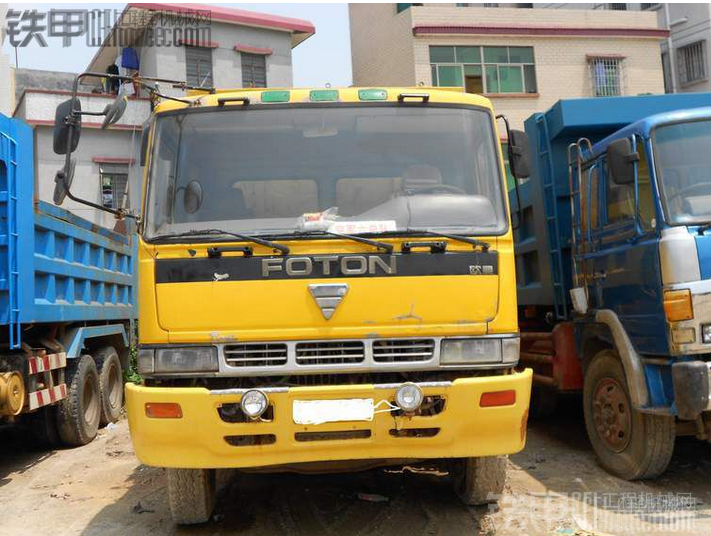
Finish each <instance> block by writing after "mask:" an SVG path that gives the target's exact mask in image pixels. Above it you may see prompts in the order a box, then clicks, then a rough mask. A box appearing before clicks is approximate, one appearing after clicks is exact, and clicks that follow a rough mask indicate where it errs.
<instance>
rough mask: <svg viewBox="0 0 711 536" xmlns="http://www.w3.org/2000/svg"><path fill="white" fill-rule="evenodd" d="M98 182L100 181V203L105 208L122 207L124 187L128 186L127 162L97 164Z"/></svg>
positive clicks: (124, 195)
mask: <svg viewBox="0 0 711 536" xmlns="http://www.w3.org/2000/svg"><path fill="white" fill-rule="evenodd" d="M99 182H100V183H101V204H102V205H103V206H104V207H106V208H113V209H117V208H128V207H124V199H125V198H126V187H127V186H128V165H127V164H105V163H101V164H99Z"/></svg>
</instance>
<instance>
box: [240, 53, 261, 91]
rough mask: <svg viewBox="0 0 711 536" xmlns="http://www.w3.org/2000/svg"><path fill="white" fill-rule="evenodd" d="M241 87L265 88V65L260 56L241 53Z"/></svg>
mask: <svg viewBox="0 0 711 536" xmlns="http://www.w3.org/2000/svg"><path fill="white" fill-rule="evenodd" d="M241 56H242V87H267V63H266V59H265V57H264V56H263V55H262V54H248V53H246V52H242V53H241Z"/></svg>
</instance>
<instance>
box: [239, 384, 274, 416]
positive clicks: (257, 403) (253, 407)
mask: <svg viewBox="0 0 711 536" xmlns="http://www.w3.org/2000/svg"><path fill="white" fill-rule="evenodd" d="M239 405H240V407H241V408H242V411H243V412H244V414H245V415H246V416H247V417H249V418H250V419H258V418H259V417H261V415H262V413H264V412H265V411H267V408H268V407H269V400H267V395H265V394H264V393H262V392H261V391H257V390H256V389H252V390H251V391H247V392H246V393H244V394H243V395H242V400H240V402H239Z"/></svg>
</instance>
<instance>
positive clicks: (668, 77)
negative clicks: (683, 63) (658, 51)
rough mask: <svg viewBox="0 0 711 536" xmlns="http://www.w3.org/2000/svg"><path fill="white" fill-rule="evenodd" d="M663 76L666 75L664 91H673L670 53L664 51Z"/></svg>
mask: <svg viewBox="0 0 711 536" xmlns="http://www.w3.org/2000/svg"><path fill="white" fill-rule="evenodd" d="M662 76H664V93H673V92H674V88H673V86H672V83H671V68H670V66H669V53H668V52H662Z"/></svg>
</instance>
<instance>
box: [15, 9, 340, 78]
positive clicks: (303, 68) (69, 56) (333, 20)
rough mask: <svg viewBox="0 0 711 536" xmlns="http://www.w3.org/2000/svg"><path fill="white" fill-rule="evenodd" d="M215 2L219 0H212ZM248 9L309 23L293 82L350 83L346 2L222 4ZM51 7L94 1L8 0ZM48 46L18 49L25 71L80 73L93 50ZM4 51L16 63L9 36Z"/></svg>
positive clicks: (57, 43)
mask: <svg viewBox="0 0 711 536" xmlns="http://www.w3.org/2000/svg"><path fill="white" fill-rule="evenodd" d="M212 3H213V4H217V2H212ZM221 5H224V6H231V7H238V8H240V9H248V10H251V11H260V12H263V13H270V14H275V15H284V16H287V17H296V18H300V19H307V20H309V21H311V22H312V23H313V24H314V26H315V27H316V34H315V35H313V36H312V37H310V38H309V39H307V40H306V41H304V42H303V43H301V44H300V45H299V46H297V47H296V48H295V49H293V58H292V59H293V72H294V86H296V87H301V86H315V87H323V86H325V85H326V84H331V85H332V86H334V87H335V86H348V85H350V84H351V80H352V76H351V50H350V34H349V28H348V4H345V3H344V4H267V3H250V4H247V3H245V4H221ZM124 6H125V4H101V9H116V10H119V11H121V10H122V9H123V8H124ZM53 7H54V8H55V9H94V8H96V7H98V6H97V4H69V3H66V4H65V3H61V4H19V3H12V2H11V3H10V9H14V10H17V11H22V10H28V9H36V10H37V11H40V12H47V11H49V10H50V9H52V8H53ZM47 44H48V46H47V47H40V46H39V45H38V44H37V43H35V42H33V43H31V44H30V45H28V46H27V47H24V48H18V49H17V56H18V61H19V66H20V67H21V68H28V69H45V70H54V71H66V72H80V71H82V70H84V69H85V68H86V66H87V65H88V64H89V61H90V60H91V58H92V57H93V56H94V54H95V52H96V49H95V48H90V47H88V46H86V43H85V41H84V38H81V37H80V38H75V39H74V40H73V42H72V46H71V47H68V48H63V47H62V40H61V38H58V37H56V38H47ZM3 50H4V51H5V53H6V54H7V55H8V56H9V58H10V63H11V65H13V66H14V65H15V49H14V48H13V47H12V46H10V44H9V42H8V40H7V39H6V40H5V43H4V44H3Z"/></svg>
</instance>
